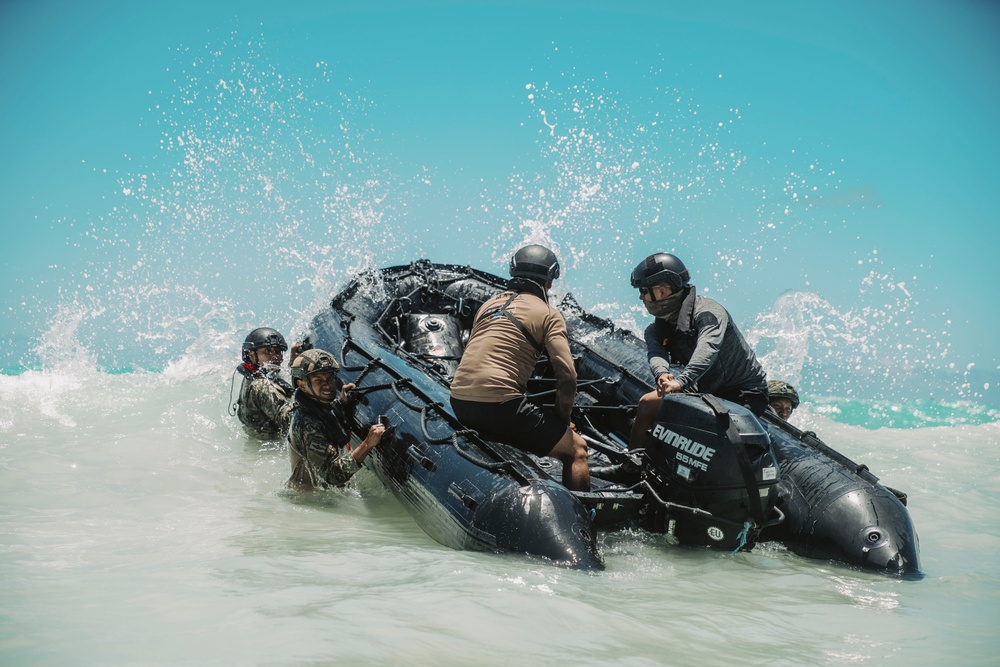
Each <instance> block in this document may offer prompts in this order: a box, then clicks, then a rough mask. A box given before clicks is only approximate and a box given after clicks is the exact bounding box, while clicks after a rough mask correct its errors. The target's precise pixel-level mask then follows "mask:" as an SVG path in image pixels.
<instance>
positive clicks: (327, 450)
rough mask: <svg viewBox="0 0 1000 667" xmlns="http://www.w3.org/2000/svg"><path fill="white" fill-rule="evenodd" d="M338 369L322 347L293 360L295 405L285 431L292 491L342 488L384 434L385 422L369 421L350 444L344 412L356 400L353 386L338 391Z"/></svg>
mask: <svg viewBox="0 0 1000 667" xmlns="http://www.w3.org/2000/svg"><path fill="white" fill-rule="evenodd" d="M339 370H340V365H339V364H338V363H337V360H336V359H334V357H333V355H332V354H330V353H329V352H327V351H326V350H317V349H312V350H306V351H305V352H302V353H301V354H299V355H298V356H297V357H296V358H295V361H294V362H292V381H293V382H294V383H295V403H296V405H295V409H294V412H293V414H292V420H291V425H290V426H289V429H288V455H289V458H290V461H291V464H292V476H291V477H290V478H289V480H288V485H289V486H290V487H291V488H293V489H299V490H310V489H314V488H327V487H331V486H346V485H347V483H348V481H349V480H350V479H351V477H353V476H354V474H355V473H356V472H357V471H358V470H360V469H361V464H362V463H364V460H365V457H367V456H368V453H369V452H370V451H371V450H372V448H374V447H375V446H376V445H378V444H379V442H381V440H382V435H383V434H384V433H385V426H384V425H383V424H373V425H372V426H371V428H369V429H368V434H367V435H366V436H365V439H364V440H362V441H361V442H360V443H358V444H357V445H356V446H354V447H353V448H352V447H351V429H350V426H349V421H348V415H349V414H350V413H351V412H352V411H353V409H354V403H353V401H352V400H351V399H350V393H349V392H350V391H351V389H354V384H352V383H348V384H345V385H343V386H342V387H341V388H340V390H339V391H338V389H337V373H338V371H339Z"/></svg>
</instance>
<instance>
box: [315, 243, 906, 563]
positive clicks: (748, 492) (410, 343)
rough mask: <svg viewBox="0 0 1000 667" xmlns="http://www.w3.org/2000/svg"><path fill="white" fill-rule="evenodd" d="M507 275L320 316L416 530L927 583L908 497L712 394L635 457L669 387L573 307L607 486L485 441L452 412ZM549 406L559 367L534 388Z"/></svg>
mask: <svg viewBox="0 0 1000 667" xmlns="http://www.w3.org/2000/svg"><path fill="white" fill-rule="evenodd" d="M505 285H506V281H505V280H503V279H502V278H500V277H498V276H495V275H492V274H489V273H485V272H483V271H478V270H476V269H472V268H469V267H463V266H455V265H446V264H433V263H430V262H428V261H426V260H421V261H417V262H414V263H412V264H410V265H408V266H395V267H390V268H385V269H379V270H374V271H370V272H367V273H364V274H362V275H360V276H359V277H358V278H357V279H355V280H354V281H352V282H351V283H350V284H348V285H347V286H346V287H345V288H344V289H343V290H342V291H341V292H339V293H338V294H337V295H336V296H334V298H333V300H332V303H331V305H330V307H329V308H328V309H325V310H324V311H322V312H320V313H319V314H318V315H317V316H316V317H315V318H314V320H313V321H312V324H311V327H310V330H309V331H308V337H309V339H310V340H311V342H312V343H313V344H314V345H315V346H316V347H319V348H322V349H326V350H329V351H331V352H334V353H335V354H338V355H339V358H340V361H341V379H342V380H343V381H344V382H353V383H355V384H356V385H357V390H356V391H357V395H358V399H359V403H358V408H357V410H356V411H355V415H354V419H355V422H356V423H355V424H354V430H355V432H356V433H364V432H366V431H367V429H368V427H369V425H370V424H372V423H374V422H376V421H379V420H381V421H383V422H384V423H386V424H387V425H388V426H389V427H390V429H389V431H390V432H389V433H388V434H387V436H386V437H384V438H383V441H382V444H380V445H379V446H378V447H376V448H375V449H374V450H373V452H372V454H370V455H369V456H368V458H367V459H366V461H365V466H366V467H368V468H370V469H371V470H373V471H374V473H375V474H376V475H377V476H378V478H379V479H380V480H381V481H382V483H383V484H384V485H385V486H386V488H388V489H389V490H390V491H391V492H392V493H393V494H394V495H395V496H396V498H397V499H399V501H400V502H401V503H402V504H403V506H404V507H405V508H406V509H407V510H408V511H409V512H410V514H412V515H413V517H414V519H416V521H417V523H418V524H419V525H420V526H421V527H422V528H423V529H424V531H426V532H427V534H428V535H430V536H431V537H432V538H434V539H435V540H437V541H438V542H440V543H441V544H443V545H446V546H448V547H452V548H454V549H470V550H479V551H491V552H511V553H523V554H529V555H532V556H536V557H540V558H543V559H547V560H549V561H551V562H553V563H556V564H560V565H565V566H570V567H577V568H584V569H600V568H602V567H603V563H602V560H601V556H600V554H599V553H598V548H597V539H596V533H597V531H600V530H611V529H618V528H622V527H626V526H628V527H635V528H640V529H644V530H647V531H650V532H654V533H666V534H668V535H670V536H672V538H673V540H675V541H676V542H678V543H680V544H687V545H703V546H708V547H713V548H716V549H720V550H726V551H731V552H733V551H738V550H749V549H751V548H753V546H754V545H755V544H756V543H758V542H762V541H770V540H777V541H780V542H782V543H784V544H785V545H786V546H787V548H788V549H789V550H791V551H793V552H795V553H797V554H800V555H803V556H807V557H811V558H821V559H827V560H836V561H841V562H843V563H846V564H849V565H852V566H856V567H860V568H865V569H870V570H877V571H882V572H886V573H891V574H903V575H912V574H917V573H919V567H920V566H919V555H918V552H919V546H918V540H917V534H916V531H915V529H914V527H913V523H912V521H911V519H910V516H909V513H908V512H907V510H906V507H905V500H906V496H905V495H904V494H902V493H900V492H898V491H894V490H892V489H890V488H889V487H886V486H883V485H882V484H881V483H880V482H879V480H878V478H877V477H875V476H874V475H873V474H871V473H870V472H869V471H868V469H867V468H866V467H865V466H863V465H858V464H856V463H854V462H852V461H850V460H849V459H848V458H847V457H845V456H843V455H842V454H840V453H838V452H836V451H835V450H833V449H832V448H830V447H828V446H827V445H825V444H824V443H823V442H822V441H820V440H819V439H818V438H817V437H816V436H815V435H814V434H812V433H804V432H802V431H799V430H798V429H796V428H795V427H793V426H791V425H789V424H788V423H786V422H784V421H782V420H781V419H780V418H778V417H776V416H773V415H770V414H768V415H765V417H764V418H762V419H758V418H757V417H755V416H754V415H753V414H752V413H750V412H749V411H748V410H747V409H746V408H744V407H743V406H740V405H736V404H734V403H730V402H728V401H725V400H722V399H718V398H716V397H713V396H710V395H702V394H680V395H668V396H667V397H666V398H665V399H664V401H663V406H662V408H661V409H660V412H659V414H658V415H657V418H656V422H655V425H654V426H653V428H652V429H651V431H650V434H649V437H648V439H647V442H646V446H645V448H644V449H641V450H636V451H633V452H628V451H627V446H626V442H627V439H628V433H629V431H630V428H631V420H632V417H633V415H634V412H635V406H636V403H637V401H638V399H639V397H640V396H642V395H643V394H644V393H646V392H648V391H650V390H651V388H652V386H653V378H652V375H651V373H650V370H649V366H648V364H647V361H646V354H645V347H644V344H643V342H642V341H641V340H639V339H638V338H637V337H636V336H635V335H633V334H632V333H631V332H629V331H627V330H624V329H621V328H619V327H617V326H615V325H614V324H613V323H611V322H610V321H608V320H605V319H602V318H599V317H596V316H593V315H591V314H588V313H587V312H585V311H584V310H583V309H582V308H581V307H580V306H579V304H578V303H577V302H576V300H575V299H574V298H573V297H572V296H571V295H569V294H567V295H566V296H565V297H564V298H563V300H562V302H561V303H560V304H559V305H558V306H557V307H558V309H559V310H560V312H562V313H563V315H564V317H565V318H566V324H567V327H568V330H569V336H570V346H571V350H572V352H573V357H574V362H575V364H576V369H577V374H578V387H577V397H576V403H575V407H574V412H573V419H574V423H575V424H576V427H577V430H578V431H579V432H580V433H581V434H582V435H583V436H584V438H585V439H586V440H587V441H588V443H589V445H590V452H591V454H590V466H591V470H592V478H591V482H592V490H591V491H589V492H573V491H570V490H568V489H566V488H565V487H564V486H562V485H561V484H560V482H559V481H558V480H560V479H562V477H561V463H560V462H559V461H558V460H556V459H551V458H548V457H536V456H534V455H532V454H528V453H526V452H523V451H521V450H519V449H515V448H513V447H510V446H508V445H505V444H502V443H497V442H492V441H489V440H486V439H483V438H481V437H480V436H479V435H478V434H477V433H476V432H474V431H470V430H468V429H465V428H463V426H462V425H461V424H460V423H459V422H458V420H456V419H455V416H454V414H453V413H452V411H451V407H450V405H449V401H448V398H449V383H450V381H451V378H452V376H453V375H454V373H455V369H456V368H457V366H458V361H459V360H460V359H461V356H462V350H463V345H464V342H465V341H466V340H467V339H468V335H469V331H470V329H471V327H472V321H473V317H474V315H475V313H476V311H477V310H478V308H479V306H480V305H481V304H482V303H483V302H484V301H485V300H486V299H488V298H489V297H491V296H493V295H494V294H496V293H497V292H500V291H502V290H503V289H504V287H505ZM528 390H529V395H530V396H532V400H535V401H538V402H539V403H543V404H544V402H545V401H546V400H549V401H551V400H552V395H553V393H554V380H553V375H552V370H551V367H550V366H549V364H548V361H547V359H546V358H545V357H544V356H543V357H542V358H541V359H540V361H539V363H538V364H537V366H536V368H535V371H534V375H533V377H532V379H531V381H530V382H529V385H528Z"/></svg>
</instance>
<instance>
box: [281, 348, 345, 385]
mask: <svg viewBox="0 0 1000 667" xmlns="http://www.w3.org/2000/svg"><path fill="white" fill-rule="evenodd" d="M339 370H340V364H338V363H337V360H336V359H335V358H334V356H333V355H332V354H330V353H329V352H327V351H326V350H317V349H315V348H314V349H312V350H306V351H305V352H302V353H301V354H299V355H298V356H297V357H295V361H293V362H292V378H293V379H295V380H304V379H306V378H307V377H309V376H310V375H313V374H314V373H322V372H324V371H332V372H334V373H336V372H337V371H339Z"/></svg>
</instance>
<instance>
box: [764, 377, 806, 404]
mask: <svg viewBox="0 0 1000 667" xmlns="http://www.w3.org/2000/svg"><path fill="white" fill-rule="evenodd" d="M772 398H787V399H788V400H789V401H791V403H792V409H793V410H794V409H795V408H797V407H799V392H797V391H795V387H793V386H792V385H790V384H788V383H787V382H782V381H781V380H768V381H767V400H771V399H772Z"/></svg>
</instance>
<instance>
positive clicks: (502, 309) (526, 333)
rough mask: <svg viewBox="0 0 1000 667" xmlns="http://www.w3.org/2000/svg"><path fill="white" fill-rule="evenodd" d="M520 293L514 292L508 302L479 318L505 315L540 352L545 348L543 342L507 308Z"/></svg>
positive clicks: (536, 350)
mask: <svg viewBox="0 0 1000 667" xmlns="http://www.w3.org/2000/svg"><path fill="white" fill-rule="evenodd" d="M519 294H520V293H519V292H514V294H512V295H511V297H510V298H509V299H507V301H506V303H504V304H503V305H502V306H500V307H499V308H497V309H496V310H491V311H490V312H488V313H486V314H485V315H483V316H482V317H481V318H479V319H480V321H481V320H484V319H486V318H487V317H490V316H494V315H503V316H504V317H506V318H507V319H508V320H510V322H511V324H513V325H514V326H515V327H517V329H518V331H520V332H521V333H522V334H523V335H524V337H525V339H526V340H527V341H528V343H530V344H531V347H533V348H535V352H539V353H540V352H541V351H542V350H544V349H545V346H544V345H542V344H541V343H539V342H538V341H537V340H535V337H534V336H532V335H531V332H530V331H528V329H527V327H525V326H524V325H523V324H521V323H520V322H519V321H518V319H517V318H516V317H514V316H513V315H512V314H511V312H510V311H509V310H507V307H508V306H510V304H511V303H512V302H513V301H514V299H516V298H517V297H518V295H519Z"/></svg>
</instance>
